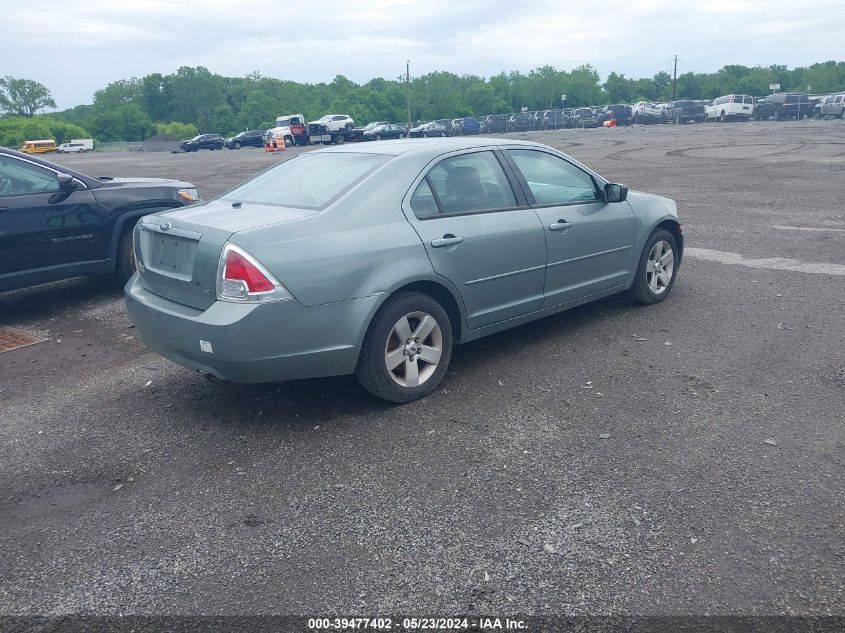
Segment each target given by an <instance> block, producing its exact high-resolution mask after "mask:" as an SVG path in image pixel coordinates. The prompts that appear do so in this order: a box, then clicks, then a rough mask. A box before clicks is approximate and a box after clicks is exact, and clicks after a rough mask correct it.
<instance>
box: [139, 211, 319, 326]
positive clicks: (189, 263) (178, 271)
mask: <svg viewBox="0 0 845 633" xmlns="http://www.w3.org/2000/svg"><path fill="white" fill-rule="evenodd" d="M314 212H315V211H314V210H310V209H295V208H288V207H273V206H270V205H259V204H247V203H244V204H243V205H242V206H241V207H240V208H233V204H232V202H231V201H228V202H227V201H220V200H218V201H215V202H211V203H208V204H205V205H199V206H196V207H185V208H183V209H179V210H174V211H168V212H165V213H158V214H155V215H149V216H146V217H144V218H142V219H141V221H140V222H139V223H138V228H137V230H136V231H135V251H136V254H137V259H138V268H139V273H140V277H141V283H142V284H143V286H144V288H146V289H147V290H149V291H150V292H153V293H155V294H157V295H159V296H161V297H164V298H166V299H169V300H171V301H175V302H177V303H181V304H183V305H188V306H191V307H193V308H196V309H198V310H206V309H208V308H209V307H211V305H212V304H213V303H214V302H215V301H216V300H217V274H218V266H219V263H220V253H221V252H222V250H223V246H224V245H225V244H226V242H227V241H228V240H229V238H230V237H231V236H232V235H233V234H235V233H238V232H240V231H247V230H250V229H257V228H261V227H262V226H267V225H271V224H277V223H279V222H285V221H290V220H295V219H298V218H301V217H305V216H307V215H311V214H313V213H314Z"/></svg>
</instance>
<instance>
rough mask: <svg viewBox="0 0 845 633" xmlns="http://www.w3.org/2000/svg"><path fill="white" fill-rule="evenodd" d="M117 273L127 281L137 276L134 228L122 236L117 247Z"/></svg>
mask: <svg viewBox="0 0 845 633" xmlns="http://www.w3.org/2000/svg"><path fill="white" fill-rule="evenodd" d="M117 272H118V273H119V274H120V276H121V277H122V278H123V280H124V281H127V280H128V279H129V278H130V277H131V276H132V275H133V274H135V245H134V243H133V241H132V227H130V228H128V229H127V230H126V231H124V232H123V235H121V236H120V242H119V243H118V245H117Z"/></svg>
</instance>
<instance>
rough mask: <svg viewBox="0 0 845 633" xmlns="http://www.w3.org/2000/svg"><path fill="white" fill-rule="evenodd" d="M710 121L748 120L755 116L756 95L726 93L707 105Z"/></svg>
mask: <svg viewBox="0 0 845 633" xmlns="http://www.w3.org/2000/svg"><path fill="white" fill-rule="evenodd" d="M704 113H705V114H706V115H707V120H708V121H721V122H722V123H724V122H725V121H737V120H740V121H748V119H750V118H751V117H753V116H754V97H752V96H750V95H725V96H723V97H719V98H718V99H714V100H713V103H712V104H710V105H709V106H705V108H704Z"/></svg>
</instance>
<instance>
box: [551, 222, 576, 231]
mask: <svg viewBox="0 0 845 633" xmlns="http://www.w3.org/2000/svg"><path fill="white" fill-rule="evenodd" d="M570 226H572V223H571V222H567V221H566V220H558V221H557V222H555V223H554V224H549V230H550V231H565V230H566V229H568V228H569V227H570Z"/></svg>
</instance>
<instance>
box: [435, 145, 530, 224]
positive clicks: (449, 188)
mask: <svg viewBox="0 0 845 633" xmlns="http://www.w3.org/2000/svg"><path fill="white" fill-rule="evenodd" d="M428 179H429V181H430V182H431V185H432V186H433V187H434V190H435V191H436V192H437V198H438V199H439V201H440V209H441V212H442V213H446V214H449V213H471V212H474V211H492V210H497V209H510V208H513V207H515V206H516V198H515V196H514V194H513V190H512V189H511V186H510V183H509V182H508V179H507V177H506V176H505V172H504V170H503V169H502V166H501V165H500V164H499V161H498V159H497V158H496V156H495V155H494V154H493V152H489V151H485V152H474V153H472V154H461V155H460V156H453V157H451V158H446V159H444V160H442V161H440V162H439V163H437V165H435V166H434V167H433V168H432V169H431V171H429V172H428Z"/></svg>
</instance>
